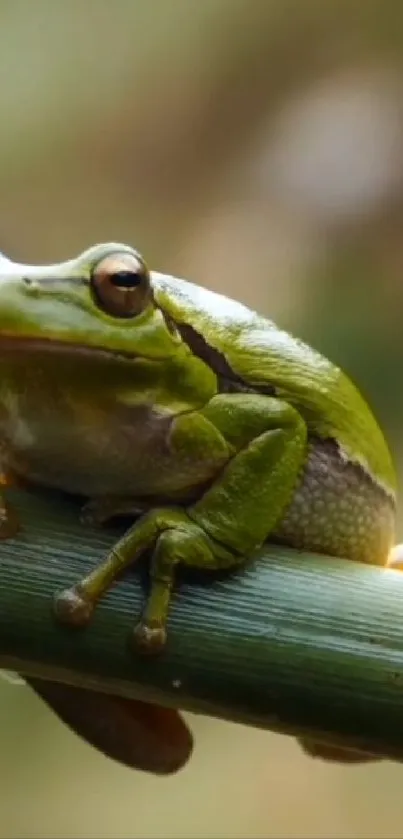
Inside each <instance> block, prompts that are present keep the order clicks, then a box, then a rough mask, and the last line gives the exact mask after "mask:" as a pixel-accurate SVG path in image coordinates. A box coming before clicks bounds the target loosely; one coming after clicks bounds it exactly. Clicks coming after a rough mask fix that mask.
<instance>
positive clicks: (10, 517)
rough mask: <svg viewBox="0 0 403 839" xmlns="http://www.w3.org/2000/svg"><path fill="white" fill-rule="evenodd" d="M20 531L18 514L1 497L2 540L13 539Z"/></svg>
mask: <svg viewBox="0 0 403 839" xmlns="http://www.w3.org/2000/svg"><path fill="white" fill-rule="evenodd" d="M19 529H20V523H19V520H18V516H17V513H16V512H15V511H14V508H13V507H10V506H9V505H8V504H7V502H6V501H5V499H4V498H3V497H2V496H1V495H0V539H11V538H12V537H13V536H15V535H16V534H17V533H18V531H19Z"/></svg>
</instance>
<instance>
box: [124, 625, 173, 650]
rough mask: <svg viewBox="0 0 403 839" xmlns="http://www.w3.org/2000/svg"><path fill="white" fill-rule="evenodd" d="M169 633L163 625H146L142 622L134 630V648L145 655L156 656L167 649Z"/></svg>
mask: <svg viewBox="0 0 403 839" xmlns="http://www.w3.org/2000/svg"><path fill="white" fill-rule="evenodd" d="M166 640H167V633H166V629H165V627H164V626H163V625H162V624H161V623H158V624H157V623H155V624H152V623H146V622H143V621H140V623H138V624H137V626H136V627H135V628H134V630H133V636H132V641H133V646H134V648H135V650H136V651H137V652H140V653H143V654H145V655H155V654H157V653H159V652H161V650H163V648H164V647H165V644H166Z"/></svg>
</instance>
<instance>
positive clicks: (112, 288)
mask: <svg viewBox="0 0 403 839" xmlns="http://www.w3.org/2000/svg"><path fill="white" fill-rule="evenodd" d="M91 287H92V291H93V294H94V297H95V300H96V302H97V303H98V306H100V307H101V309H103V310H104V312H106V313H107V314H108V315H112V317H117V318H132V317H135V315H139V314H140V312H142V311H143V310H144V309H145V307H146V305H147V303H148V301H149V299H150V297H151V286H150V274H149V272H148V269H147V266H146V265H145V263H144V262H143V261H142V259H141V257H140V256H136V255H135V254H131V253H120V254H119V253H117V254H112V255H111V256H106V257H105V258H104V259H102V260H101V261H100V262H98V263H97V264H96V265H94V267H93V269H92V273H91Z"/></svg>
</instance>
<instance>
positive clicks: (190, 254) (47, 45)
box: [0, 0, 403, 839]
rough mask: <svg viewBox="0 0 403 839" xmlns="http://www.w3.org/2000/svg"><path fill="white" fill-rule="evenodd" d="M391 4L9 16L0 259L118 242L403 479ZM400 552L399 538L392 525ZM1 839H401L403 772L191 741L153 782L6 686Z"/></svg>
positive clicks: (43, 11)
mask: <svg viewBox="0 0 403 839" xmlns="http://www.w3.org/2000/svg"><path fill="white" fill-rule="evenodd" d="M402 91H403V6H402V4H401V3H399V2H398V0H382V2H374V0H365V2H363V0H348V1H347V0H346V2H343V0H326V2H323V0H322V2H321V0H317V2H315V1H314V0H114V2H107V0H64V2H60V1H59V2H57V0H35V2H33V0H31V2H29V0H12V2H11V0H0V115H1V122H0V126H1V127H0V248H2V249H3V250H4V251H5V252H6V253H7V254H8V255H10V256H11V257H13V258H15V259H18V260H20V261H26V262H36V261H38V262H46V261H49V260H61V259H64V258H67V257H70V256H72V255H74V254H76V253H77V252H79V251H80V250H82V249H83V248H85V247H87V246H88V245H89V244H91V243H93V242H96V241H103V240H106V241H108V240H113V239H114V240H117V241H119V240H121V241H128V242H130V243H132V244H134V245H136V246H137V247H138V248H139V249H140V250H142V251H143V252H144V254H145V255H146V258H147V259H148V261H149V263H151V265H152V266H153V267H154V268H157V269H159V270H162V271H165V272H172V273H177V274H179V275H183V276H186V277H189V278H191V279H193V280H194V281H196V282H198V283H200V284H205V285H206V286H208V287H210V288H213V289H216V290H219V291H222V292H224V293H228V294H229V295H231V296H234V297H237V298H239V299H241V300H242V301H244V302H245V303H247V304H250V305H251V306H252V307H254V308H257V309H259V310H260V311H261V312H263V313H267V314H268V315H269V316H270V317H272V318H273V319H275V320H276V319H277V320H278V321H280V323H281V325H282V326H283V327H285V328H288V329H290V330H292V331H295V332H297V333H298V334H299V335H300V336H301V337H303V338H304V339H306V340H308V341H309V342H311V343H313V344H314V345H315V346H317V347H318V348H319V349H321V350H322V351H323V352H325V353H327V354H328V355H330V357H331V358H332V359H334V360H335V361H336V362H337V363H339V364H340V365H342V366H344V367H345V368H346V369H347V370H348V371H349V373H350V374H351V376H352V377H353V378H354V379H355V380H356V381H357V382H359V384H360V386H361V389H362V390H363V392H364V393H365V394H366V395H367V397H368V398H369V400H370V401H371V403H372V404H373V406H374V408H375V411H376V413H377V415H378V417H379V419H380V420H381V422H382V423H383V425H384V427H385V431H386V433H387V435H388V437H389V439H390V442H391V445H392V446H393V448H394V451H395V453H396V459H397V463H398V467H399V471H400V473H401V472H402V466H403V437H402V434H401V426H402V421H403V388H402V387H401V371H402V369H403V329H402V309H403V281H402V276H403V273H402V272H403V236H402V222H403V98H402ZM400 537H401V538H402V537H403V529H402V525H400ZM0 720H1V728H0V778H1V785H0V836H1V837H3V838H4V839H10V837H11V839H14V837H15V839H17V837H66V839H67V837H77V839H78V837H84V839H85V837H94V839H95V837H118V839H120V837H133V839H137V837H139V839H140V837H145V839H151V838H152V837H156V838H157V837H158V838H159V837H161V839H162V837H168V838H169V837H172V839H175V838H176V837H194V839H199V837H200V839H203V837H211V839H214V837H217V839H221V837H228V839H230V837H234V838H235V839H236V837H250V838H251V839H254V837H256V839H257V838H258V837H262V838H263V837H267V838H268V839H270V837H297V838H298V839H299V837H301V838H302V837H340V838H341V839H347V837H352V839H354V838H355V839H360V837H382V838H383V839H384V838H385V837H386V839H387V837H401V836H403V801H402V795H401V790H402V781H403V766H399V765H397V764H391V763H384V764H379V765H374V766H371V767H365V768H356V767H354V768H344V767H338V766H327V765H324V764H322V763H320V762H319V763H318V762H316V761H312V760H310V759H308V758H307V757H305V756H304V755H303V754H302V753H301V752H300V751H299V749H298V747H297V745H296V744H295V743H294V741H293V740H292V739H290V738H286V737H281V736H274V735H270V734H268V733H263V732H260V731H254V730H249V729H247V728H244V727H241V726H234V725H230V724H225V723H222V722H217V721H214V720H211V719H207V718H202V717H199V718H195V717H194V718H191V719H190V723H191V725H192V726H193V729H194V731H195V736H196V751H195V755H194V758H193V760H192V762H191V764H190V766H189V768H187V769H186V770H184V771H183V772H182V773H181V774H180V775H178V776H176V777H174V778H172V779H167V780H158V779H153V778H150V777H148V776H143V775H141V774H139V773H134V772H129V771H126V770H124V769H121V768H120V767H118V766H115V765H114V764H112V763H111V762H109V761H107V760H106V759H105V758H103V757H101V756H98V755H97V754H96V753H95V752H94V751H92V750H91V749H90V748H89V747H87V746H86V745H84V744H83V743H81V742H80V741H79V740H78V739H77V738H76V737H75V736H74V735H73V734H71V733H70V732H69V731H67V729H65V728H64V727H63V726H62V725H61V724H60V723H59V722H58V721H57V720H56V719H55V718H54V717H53V716H52V715H51V714H50V712H49V711H48V710H47V709H46V708H45V706H43V705H42V704H41V703H40V702H39V700H37V699H36V698H35V697H34V696H33V695H32V694H31V693H30V691H29V689H28V688H25V687H11V686H9V685H6V684H4V685H0Z"/></svg>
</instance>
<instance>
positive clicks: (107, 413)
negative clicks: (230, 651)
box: [0, 243, 396, 653]
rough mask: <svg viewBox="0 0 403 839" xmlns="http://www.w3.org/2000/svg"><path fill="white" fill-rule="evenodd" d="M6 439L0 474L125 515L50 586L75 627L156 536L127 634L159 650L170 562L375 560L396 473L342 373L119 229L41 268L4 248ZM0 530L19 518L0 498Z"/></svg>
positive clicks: (391, 519)
mask: <svg viewBox="0 0 403 839" xmlns="http://www.w3.org/2000/svg"><path fill="white" fill-rule="evenodd" d="M0 282H1V285H0V455H1V464H2V469H3V473H4V475H5V479H6V480H10V479H11V480H12V479H16V480H17V481H20V482H21V481H22V482H23V483H24V482H29V483H33V484H35V485H38V486H44V487H52V488H57V489H59V490H63V491H66V492H68V493H74V494H78V495H80V496H83V497H84V498H85V499H87V502H86V504H85V505H84V507H83V513H82V515H83V521H84V522H85V523H87V524H91V525H92V524H102V523H103V522H106V521H107V520H108V519H110V518H112V517H115V516H117V515H125V516H126V515H133V518H134V519H135V520H134V523H133V524H132V526H131V527H129V529H128V530H127V531H126V532H125V534H124V536H123V537H122V538H121V539H120V541H118V542H117V544H115V545H114V547H113V549H112V550H111V551H110V553H109V555H108V556H106V557H104V558H103V559H102V561H100V564H99V565H98V566H97V567H96V568H95V569H93V570H92V571H90V573H88V574H86V575H85V576H84V577H83V579H81V580H78V581H77V583H76V585H75V586H74V587H72V588H69V589H67V590H65V591H62V592H58V593H56V595H55V603H54V609H55V614H56V616H57V618H58V620H60V621H63V622H64V623H67V624H71V625H75V626H84V625H85V624H87V622H88V621H89V620H90V619H91V615H92V612H93V609H94V607H95V606H96V603H97V601H99V599H100V598H101V597H102V595H103V594H104V592H105V591H106V590H107V589H108V588H109V587H110V586H111V585H112V583H113V582H114V581H115V579H116V578H117V576H118V575H119V574H120V573H121V572H122V571H123V570H124V569H126V568H127V567H128V566H131V565H133V564H134V563H135V562H136V561H137V560H138V559H139V558H140V557H141V556H142V555H143V553H144V552H145V551H151V560H150V569H149V574H150V593H149V596H148V598H147V600H146V602H145V605H144V610H143V613H142V615H141V616H140V617H139V620H138V622H137V624H136V625H135V626H134V628H133V644H134V646H135V648H136V650H138V651H140V652H143V653H156V652H159V651H161V650H162V649H163V647H164V644H165V642H166V626H167V616H168V610H169V603H170V599H171V592H172V589H173V586H174V582H175V571H176V569H177V566H178V564H182V565H185V566H191V567H194V568H198V569H203V570H206V571H215V570H217V569H233V568H236V567H238V566H241V565H242V564H243V563H244V562H245V561H246V560H247V558H248V557H251V556H252V555H253V553H254V552H255V551H256V550H257V549H258V548H259V547H260V546H261V545H262V544H263V543H264V542H265V541H266V540H270V541H272V542H275V543H279V544H286V545H288V546H292V547H295V548H297V549H305V550H312V551H316V552H319V553H323V554H330V555H333V556H337V557H345V558H349V559H351V560H356V561H360V562H366V563H376V564H385V563H386V562H387V560H388V556H389V553H390V549H391V547H392V545H393V541H394V528H395V493H396V479H395V472H394V467H393V463H392V459H391V456H390V453H389V450H388V447H387V444H386V442H385V439H384V436H383V434H382V431H381V430H380V428H379V425H378V423H377V422H376V420H375V418H374V416H373V414H372V412H371V411H370V409H369V408H368V406H367V404H366V402H365V401H364V399H363V398H362V396H361V395H360V393H359V392H358V390H357V389H356V387H355V386H354V385H353V384H352V382H351V381H350V380H349V378H347V376H345V375H344V373H343V372H342V371H341V370H340V369H339V368H338V367H336V366H335V365H334V364H332V363H331V362H330V361H328V360H327V359H326V358H324V357H322V356H321V355H320V354H319V353H317V352H315V351H314V350H313V349H311V348H310V347H309V346H307V345H306V344H304V343H302V342H301V341H299V340H296V339H295V338H293V337H292V336H290V335H289V334H288V333H287V332H284V331H282V330H281V329H279V328H278V327H277V326H276V325H275V324H274V323H273V322H271V321H270V320H268V319H266V318H264V317H261V316H260V315H258V314H256V313H255V312H253V311H251V310H250V309H248V308H247V307H246V306H244V305H242V304H241V303H238V302H235V301H233V300H230V299H228V298H227V297H224V296H222V295H220V294H216V293H214V292H212V291H209V290H207V289H205V288H202V287H201V286H199V285H196V284H192V283H190V282H187V281H185V280H183V279H178V278H176V277H172V276H168V275H165V274H161V273H158V272H154V271H150V269H149V268H148V266H147V264H146V262H145V260H144V259H143V257H142V256H141V254H140V253H138V251H136V250H135V249H134V248H132V247H130V246H128V245H124V244H115V243H111V244H102V245H96V246H93V247H90V248H89V249H87V250H85V251H84V253H82V254H80V255H79V256H77V257H76V258H74V259H71V260H68V261H66V262H62V263H60V264H56V265H50V266H46V267H32V266H27V265H20V264H17V263H14V262H12V261H10V260H8V259H6V258H5V257H2V258H1V260H0ZM0 513H1V523H0V535H2V536H3V537H7V536H9V535H11V533H12V532H13V528H14V517H13V515H12V513H11V511H10V510H9V508H8V505H7V504H6V501H5V499H4V498H3V499H2V501H1V510H0Z"/></svg>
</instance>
